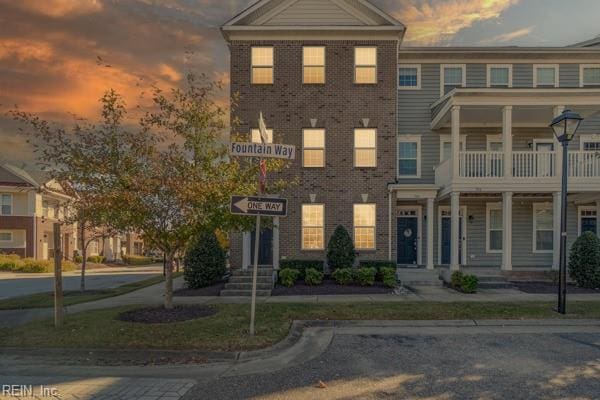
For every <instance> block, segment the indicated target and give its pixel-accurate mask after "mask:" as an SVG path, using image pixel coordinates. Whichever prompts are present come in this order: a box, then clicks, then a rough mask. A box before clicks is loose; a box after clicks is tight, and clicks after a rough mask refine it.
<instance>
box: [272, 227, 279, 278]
mask: <svg viewBox="0 0 600 400" xmlns="http://www.w3.org/2000/svg"><path fill="white" fill-rule="evenodd" d="M273 269H274V270H278V269H279V217H273Z"/></svg>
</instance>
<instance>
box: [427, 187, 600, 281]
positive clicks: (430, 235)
mask: <svg viewBox="0 0 600 400" xmlns="http://www.w3.org/2000/svg"><path fill="white" fill-rule="evenodd" d="M434 201H435V199H434V198H433V197H432V198H428V199H427V269H433V267H434V264H433V221H434V220H435V211H434V209H433V208H434ZM599 203H600V202H599Z"/></svg>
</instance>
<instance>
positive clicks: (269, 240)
mask: <svg viewBox="0 0 600 400" xmlns="http://www.w3.org/2000/svg"><path fill="white" fill-rule="evenodd" d="M254 232H255V231H252V233H251V235H252V244H251V247H250V256H251V258H250V263H251V264H254V243H255V241H256V234H255V233H254ZM258 264H259V265H273V230H272V229H265V230H261V232H260V242H259V243H258Z"/></svg>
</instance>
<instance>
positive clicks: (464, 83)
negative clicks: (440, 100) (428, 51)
mask: <svg viewBox="0 0 600 400" xmlns="http://www.w3.org/2000/svg"><path fill="white" fill-rule="evenodd" d="M446 68H461V69H462V86H461V87H466V86H467V64H441V65H440V97H443V96H444V86H445V82H444V70H445V69H446Z"/></svg>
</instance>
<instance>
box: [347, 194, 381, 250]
mask: <svg viewBox="0 0 600 400" xmlns="http://www.w3.org/2000/svg"><path fill="white" fill-rule="evenodd" d="M362 205H370V206H374V207H375V221H374V222H375V225H373V247H369V248H363V247H357V246H356V225H354V213H355V210H354V206H362ZM368 227H369V226H367V225H361V226H360V228H368ZM352 242H353V243H354V248H355V249H356V250H357V251H376V250H377V203H354V204H352Z"/></svg>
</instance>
